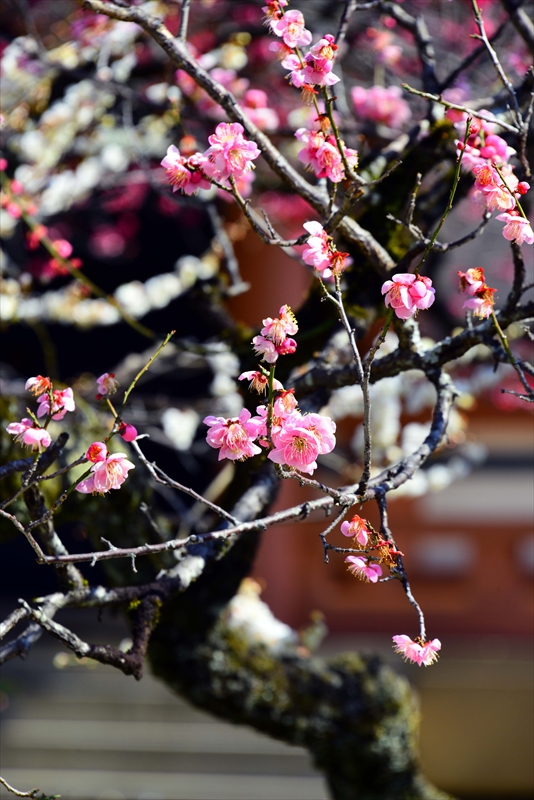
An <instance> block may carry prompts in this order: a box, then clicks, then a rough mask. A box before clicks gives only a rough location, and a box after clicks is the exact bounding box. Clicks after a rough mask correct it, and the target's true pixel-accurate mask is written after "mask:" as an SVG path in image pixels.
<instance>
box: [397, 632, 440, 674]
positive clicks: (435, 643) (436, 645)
mask: <svg viewBox="0 0 534 800" xmlns="http://www.w3.org/2000/svg"><path fill="white" fill-rule="evenodd" d="M393 641H394V642H395V645H394V650H395V652H396V653H400V655H402V656H404V658H405V659H406V660H407V661H413V662H414V664H417V665H418V666H419V667H421V666H425V667H428V666H430V664H433V663H434V662H435V661H437V660H438V652H439V651H440V650H441V642H440V640H439V639H432V641H431V642H424V644H419V643H418V642H414V641H413V640H412V639H410V637H409V636H406V635H405V634H401V635H399V636H394V637H393Z"/></svg>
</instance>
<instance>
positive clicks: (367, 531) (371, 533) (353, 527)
mask: <svg viewBox="0 0 534 800" xmlns="http://www.w3.org/2000/svg"><path fill="white" fill-rule="evenodd" d="M341 533H342V534H343V536H347V537H348V538H351V539H352V540H353V544H354V546H355V547H357V548H358V549H359V550H364V551H365V556H364V555H362V556H353V555H350V556H347V557H346V559H345V562H346V563H347V564H348V570H349V572H352V574H353V575H355V576H356V577H357V578H359V579H360V580H363V581H366V582H370V583H376V582H377V581H378V579H379V578H380V577H381V575H382V567H381V566H380V564H384V565H385V566H386V567H395V566H396V564H397V559H398V557H399V556H402V555H403V553H401V552H400V550H397V549H396V547H395V545H394V544H393V543H392V542H389V541H387V540H386V539H384V538H382V536H381V535H380V534H379V533H377V531H375V530H374V528H373V527H372V526H371V525H370V524H369V522H367V520H365V519H363V518H362V517H360V516H358V514H355V515H354V516H353V517H352V519H351V520H350V522H342V523H341ZM369 553H373V555H371V556H369V555H367V554H369ZM374 562H378V563H374Z"/></svg>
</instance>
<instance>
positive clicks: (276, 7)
mask: <svg viewBox="0 0 534 800" xmlns="http://www.w3.org/2000/svg"><path fill="white" fill-rule="evenodd" d="M286 5H287V2H285V0H274V2H269V3H268V4H267V5H266V6H263V8H262V11H264V12H265V15H266V21H267V24H268V26H269V28H270V30H271V32H272V33H274V35H275V36H278V37H280V38H281V39H282V42H283V44H280V45H279V46H277V49H279V50H280V53H281V54H282V55H285V58H284V59H283V61H282V66H283V67H284V68H285V69H288V70H290V74H289V81H290V83H291V84H293V86H296V87H297V88H298V89H302V90H303V96H304V98H305V99H309V100H310V101H311V100H313V97H314V96H315V94H317V92H316V89H315V87H316V86H322V87H324V86H333V85H334V84H335V83H337V82H338V81H339V78H338V76H337V75H334V73H333V72H332V68H333V66H334V58H335V55H336V50H337V45H336V42H335V37H334V36H332V34H330V33H327V34H325V35H324V36H323V37H322V39H319V41H318V42H317V43H316V44H314V45H313V47H311V48H310V50H309V52H308V53H306V54H305V55H304V56H302V55H301V53H300V52H299V50H298V48H299V47H307V46H308V45H310V44H311V41H312V34H311V33H310V31H309V30H307V29H306V28H305V21H304V16H303V15H302V12H300V11H285V12H284V10H283V7H284V6H286Z"/></svg>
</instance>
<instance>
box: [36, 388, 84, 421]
mask: <svg viewBox="0 0 534 800" xmlns="http://www.w3.org/2000/svg"><path fill="white" fill-rule="evenodd" d="M37 403H38V404H39V408H38V409H37V416H38V417H44V416H46V415H48V414H50V401H49V397H48V394H42V395H41V396H40V397H38V398H37ZM75 408H76V405H75V403H74V395H73V392H72V389H70V388H68V389H55V390H54V391H53V392H52V419H54V420H60V419H63V417H64V416H65V414H66V413H67V411H74V409H75Z"/></svg>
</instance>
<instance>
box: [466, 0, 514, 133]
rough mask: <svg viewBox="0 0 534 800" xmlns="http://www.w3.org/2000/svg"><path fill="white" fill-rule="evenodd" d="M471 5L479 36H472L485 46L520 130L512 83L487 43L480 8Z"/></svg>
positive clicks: (473, 1)
mask: <svg viewBox="0 0 534 800" xmlns="http://www.w3.org/2000/svg"><path fill="white" fill-rule="evenodd" d="M471 5H472V6H473V13H474V15H475V22H476V24H477V27H478V29H479V31H480V34H479V35H476V34H472V36H473V38H475V39H480V40H481V41H482V42H483V43H484V46H485V48H486V50H487V51H488V55H489V57H490V59H491V63H492V64H493V66H494V67H495V71H496V73H497V75H498V76H499V78H500V79H501V81H502V84H503V86H504V88H505V89H506V91H507V92H508V94H509V95H510V97H511V98H512V105H513V107H514V111H515V118H516V123H517V129H518V130H521V129H522V127H523V117H522V116H521V109H520V108H519V103H518V102H517V95H516V93H515V89H514V87H513V85H512V83H511V82H510V81H509V80H508V78H507V76H506V73H505V71H504V69H503V67H502V64H501V62H500V61H499V57H498V55H497V53H496V51H495V50H494V49H493V47H492V46H491V42H490V41H489V39H488V37H487V34H486V28H485V26H484V20H483V18H482V13H481V11H480V8H479V7H478V3H477V0H471Z"/></svg>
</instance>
